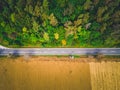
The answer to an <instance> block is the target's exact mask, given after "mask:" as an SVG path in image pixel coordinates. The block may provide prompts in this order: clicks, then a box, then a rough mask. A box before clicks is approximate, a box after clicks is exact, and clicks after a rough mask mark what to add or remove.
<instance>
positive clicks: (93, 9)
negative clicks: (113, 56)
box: [0, 0, 120, 48]
mask: <svg viewBox="0 0 120 90" xmlns="http://www.w3.org/2000/svg"><path fill="white" fill-rule="evenodd" d="M0 44H1V45H4V46H7V47H81V48H82V47H83V48H94V47H96V48H101V47H120V0H0Z"/></svg>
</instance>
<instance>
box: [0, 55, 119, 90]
mask: <svg viewBox="0 0 120 90" xmlns="http://www.w3.org/2000/svg"><path fill="white" fill-rule="evenodd" d="M27 58H28V57H27ZM25 60H26V61H25ZM90 61H91V60H90ZM111 69H112V71H111ZM119 76H120V63H119V62H118V63H117V62H114V63H112V62H109V63H94V62H89V63H88V62H87V59H85V58H83V59H80V58H77V59H75V60H74V61H73V60H70V59H69V58H57V57H52V58H51V57H34V58H29V61H28V60H27V59H26V57H24V58H23V57H20V58H11V59H9V58H5V59H4V60H0V90H112V89H114V90H119V88H118V87H119V86H120V83H118V82H120V78H119ZM106 77H107V79H106ZM104 80H105V81H104ZM101 83H102V84H101ZM110 84H112V86H109V85H110ZM108 88H111V89H108Z"/></svg>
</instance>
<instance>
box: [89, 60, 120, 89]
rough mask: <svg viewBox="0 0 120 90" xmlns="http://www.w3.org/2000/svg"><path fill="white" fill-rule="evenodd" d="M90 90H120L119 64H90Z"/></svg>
mask: <svg viewBox="0 0 120 90" xmlns="http://www.w3.org/2000/svg"><path fill="white" fill-rule="evenodd" d="M90 74H91V85H92V90H120V63H118V62H117V63H116V62H107V63H105V62H102V63H90Z"/></svg>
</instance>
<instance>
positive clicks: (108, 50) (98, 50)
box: [0, 48, 120, 55]
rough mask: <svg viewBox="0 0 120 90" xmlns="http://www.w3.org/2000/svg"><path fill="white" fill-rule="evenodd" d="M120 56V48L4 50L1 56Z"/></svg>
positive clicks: (1, 51) (0, 53) (0, 51)
mask: <svg viewBox="0 0 120 90" xmlns="http://www.w3.org/2000/svg"><path fill="white" fill-rule="evenodd" d="M9 54H13V55H95V54H104V55H120V48H4V49H0V55H9Z"/></svg>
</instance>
